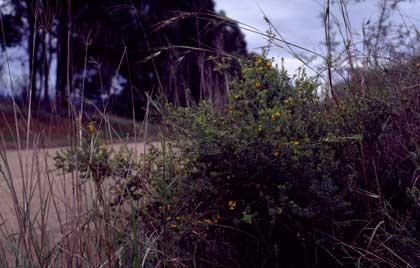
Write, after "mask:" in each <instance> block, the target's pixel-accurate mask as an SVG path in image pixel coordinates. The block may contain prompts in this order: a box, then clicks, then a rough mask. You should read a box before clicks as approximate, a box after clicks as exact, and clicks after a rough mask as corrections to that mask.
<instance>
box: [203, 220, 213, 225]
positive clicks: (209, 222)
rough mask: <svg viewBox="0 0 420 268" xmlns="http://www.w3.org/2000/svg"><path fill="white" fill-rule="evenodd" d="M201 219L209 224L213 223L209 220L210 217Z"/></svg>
mask: <svg viewBox="0 0 420 268" xmlns="http://www.w3.org/2000/svg"><path fill="white" fill-rule="evenodd" d="M203 221H204V223H205V224H209V225H210V224H213V221H212V220H210V219H204V220H203Z"/></svg>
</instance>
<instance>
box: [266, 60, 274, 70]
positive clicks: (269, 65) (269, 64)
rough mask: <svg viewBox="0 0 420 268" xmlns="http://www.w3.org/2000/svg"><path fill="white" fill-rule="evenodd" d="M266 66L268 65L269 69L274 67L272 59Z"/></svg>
mask: <svg viewBox="0 0 420 268" xmlns="http://www.w3.org/2000/svg"><path fill="white" fill-rule="evenodd" d="M265 66H267V68H268V69H271V67H273V63H272V62H271V61H267V62H266V63H265Z"/></svg>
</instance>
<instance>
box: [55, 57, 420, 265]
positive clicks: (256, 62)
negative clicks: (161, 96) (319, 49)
mask: <svg viewBox="0 0 420 268" xmlns="http://www.w3.org/2000/svg"><path fill="white" fill-rule="evenodd" d="M319 88H320V85H318V84H317V82H316V80H314V79H312V78H310V77H308V76H307V75H306V73H305V72H304V71H303V70H301V71H299V73H298V74H297V75H296V76H294V77H293V78H289V76H288V74H287V73H286V71H285V70H284V68H281V69H280V70H279V69H277V68H274V67H273V62H272V61H271V60H268V59H266V58H265V57H264V56H262V57H261V56H257V55H255V56H253V58H252V59H250V60H249V61H245V62H243V63H242V77H241V78H240V79H237V80H235V81H234V82H233V83H232V84H231V87H230V94H229V102H228V103H229V105H228V107H226V108H220V107H217V106H215V105H214V104H213V103H210V102H200V103H198V104H197V105H195V106H193V107H186V108H179V107H174V106H171V105H166V106H165V107H164V108H163V109H162V111H163V112H162V113H163V114H162V115H163V119H162V122H163V124H164V125H165V126H166V130H165V131H164V132H163V136H162V138H163V143H162V147H161V148H159V149H156V148H154V149H152V150H151V151H150V152H149V153H148V154H147V155H145V156H143V157H142V158H141V159H140V160H139V161H136V160H135V159H134V158H133V157H132V153H129V152H128V151H123V152H120V153H118V154H113V153H112V152H111V151H108V150H107V149H104V148H102V149H101V148H100V143H97V142H96V139H93V140H94V141H95V142H92V141H90V142H85V143H84V144H85V145H84V146H83V147H82V148H81V149H78V150H81V151H73V152H71V153H67V154H62V155H61V157H58V158H57V160H59V162H58V163H59V164H60V167H62V168H66V169H69V168H70V169H71V168H73V169H74V168H75V167H78V168H79V169H80V170H81V171H82V174H85V175H86V176H85V177H91V178H94V179H95V181H99V180H98V179H97V178H98V174H101V175H100V178H101V180H102V179H103V178H106V179H109V180H110V181H111V185H113V187H111V190H110V191H112V192H113V194H112V196H113V197H114V198H113V200H112V201H110V202H111V203H112V204H113V206H116V205H118V206H121V205H122V204H124V203H126V204H129V207H130V210H129V211H130V213H129V215H128V216H127V221H128V222H129V224H127V225H126V228H127V229H128V230H127V231H126V232H125V233H130V232H132V229H133V228H135V230H137V231H136V233H137V234H141V236H136V238H135V239H134V238H133V237H132V236H126V237H125V239H128V240H130V241H131V243H128V244H130V245H131V246H130V247H129V248H130V250H127V251H126V255H124V256H126V257H125V259H126V263H127V265H128V263H130V262H131V263H133V262H138V261H139V260H140V259H142V260H144V261H146V262H147V264H150V265H154V266H162V267H179V266H183V265H186V266H188V267H317V266H318V267H334V266H346V267H353V266H355V263H356V266H357V265H358V266H360V267H367V266H371V265H377V266H381V267H385V266H389V267H400V266H404V267H405V266H410V265H411V266H413V267H414V266H415V263H416V262H417V261H418V256H419V254H418V253H419V252H420V246H419V243H418V241H417V235H418V232H417V226H416V224H417V223H416V222H417V221H418V218H417V217H414V216H413V215H414V213H415V212H417V211H418V208H417V206H416V204H417V203H418V188H417V187H416V185H415V183H413V181H412V180H411V179H410V178H411V177H412V176H415V174H418V168H419V166H420V165H419V162H418V155H419V154H418V151H415V150H414V149H413V148H416V146H417V145H418V144H419V143H418V142H419V140H418V134H416V133H415V131H414V130H415V129H416V126H417V125H416V122H418V117H416V116H418V115H419V113H417V114H416V113H415V112H414V111H413V110H412V109H417V108H415V106H413V105H407V103H406V102H404V103H400V104H401V105H394V104H395V101H396V97H395V96H396V94H395V92H391V91H386V90H382V91H380V90H377V91H370V92H367V93H366V94H353V95H349V96H345V97H343V98H341V99H339V100H338V103H335V102H332V101H331V100H330V99H328V98H326V97H325V98H323V99H322V98H320V93H319ZM408 113H411V115H410V117H409V118H410V120H407V118H408V116H407V114H408ZM416 120H417V121H416ZM400 121H404V122H400ZM402 125H406V126H410V128H409V130H404V129H403V128H402V127H401V126H402ZM419 125H420V124H419ZM402 137H404V138H402ZM90 138H92V137H90ZM98 144H99V145H98ZM92 148H93V149H92ZM404 150H406V153H405V154H404ZM417 150H418V147H417ZM392 154H393V155H392ZM75 155H77V156H78V157H76V158H75V157H74V156H75ZM87 156H89V157H87ZM407 156H408V157H409V162H407V161H406V160H407V159H402V157H407ZM401 160H404V161H403V162H402V161H401ZM401 164H404V165H403V166H399V165H401ZM416 172H417V173H416ZM417 176H418V175H417ZM407 193H408V194H407ZM139 200H141V202H138V201H139ZM134 226H135V227H134ZM121 233H124V232H121ZM126 244H127V243H126ZM139 244H140V246H139ZM139 248H146V249H148V250H140V249H139ZM150 248H153V249H154V250H150Z"/></svg>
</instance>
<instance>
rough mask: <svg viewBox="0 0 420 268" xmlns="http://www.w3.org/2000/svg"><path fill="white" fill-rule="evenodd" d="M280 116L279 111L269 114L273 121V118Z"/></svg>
mask: <svg viewBox="0 0 420 268" xmlns="http://www.w3.org/2000/svg"><path fill="white" fill-rule="evenodd" d="M280 116H281V114H280V112H275V113H274V114H272V115H271V119H272V120H273V121H274V120H277V119H279V118H280Z"/></svg>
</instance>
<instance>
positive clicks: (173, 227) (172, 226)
mask: <svg viewBox="0 0 420 268" xmlns="http://www.w3.org/2000/svg"><path fill="white" fill-rule="evenodd" d="M176 227H177V225H176V224H175V223H171V224H169V228H171V229H175V228H176Z"/></svg>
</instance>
